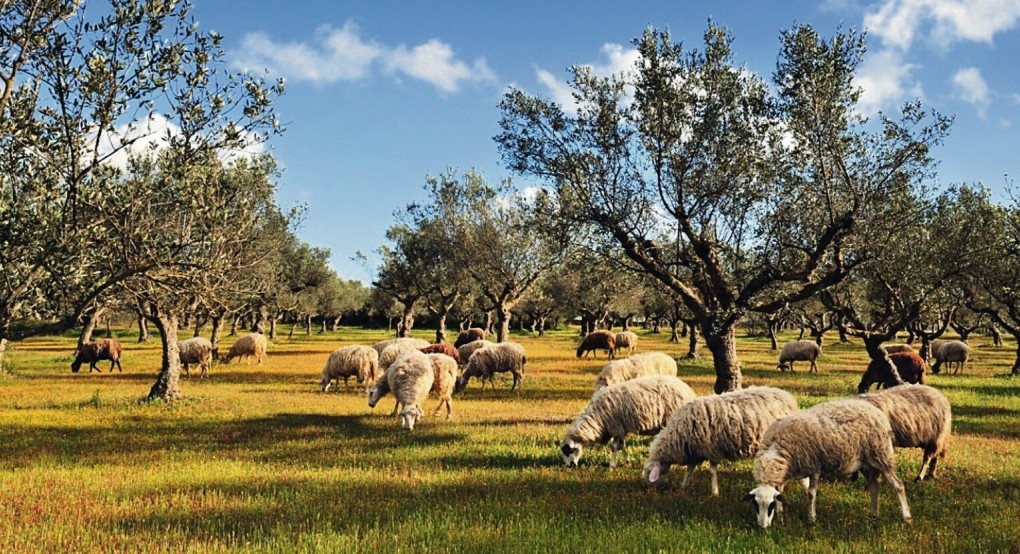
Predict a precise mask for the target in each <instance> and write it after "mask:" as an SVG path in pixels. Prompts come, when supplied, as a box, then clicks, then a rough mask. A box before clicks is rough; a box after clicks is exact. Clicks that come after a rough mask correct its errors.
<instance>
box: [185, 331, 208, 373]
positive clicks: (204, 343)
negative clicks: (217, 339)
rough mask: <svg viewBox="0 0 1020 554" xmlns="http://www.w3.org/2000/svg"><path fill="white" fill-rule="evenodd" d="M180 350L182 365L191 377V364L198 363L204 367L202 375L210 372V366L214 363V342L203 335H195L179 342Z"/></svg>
mask: <svg viewBox="0 0 1020 554" xmlns="http://www.w3.org/2000/svg"><path fill="white" fill-rule="evenodd" d="M177 349H178V350H179V351H180V356H181V365H183V366H184V374H185V375H187V376H188V377H191V370H190V369H189V368H188V366H189V365H191V364H198V366H199V367H200V368H202V375H201V376H202V377H205V376H206V374H208V373H209V366H211V365H212V343H211V342H209V339H207V338H203V337H193V338H190V339H188V340H184V341H180V342H178V343H177Z"/></svg>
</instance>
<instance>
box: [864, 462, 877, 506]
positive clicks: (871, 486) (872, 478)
mask: <svg viewBox="0 0 1020 554" xmlns="http://www.w3.org/2000/svg"><path fill="white" fill-rule="evenodd" d="M861 471H862V472H863V473H864V478H865V479H866V480H867V482H868V492H870V493H871V517H875V518H877V517H878V474H877V473H875V472H874V471H872V470H867V471H864V470H861Z"/></svg>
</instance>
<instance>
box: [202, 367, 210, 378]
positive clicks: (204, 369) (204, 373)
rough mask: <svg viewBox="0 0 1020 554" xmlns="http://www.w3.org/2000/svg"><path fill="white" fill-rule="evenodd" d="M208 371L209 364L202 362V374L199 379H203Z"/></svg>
mask: <svg viewBox="0 0 1020 554" xmlns="http://www.w3.org/2000/svg"><path fill="white" fill-rule="evenodd" d="M208 373H209V364H202V375H201V376H200V378H201V379H205V376H206V375H207V374H208Z"/></svg>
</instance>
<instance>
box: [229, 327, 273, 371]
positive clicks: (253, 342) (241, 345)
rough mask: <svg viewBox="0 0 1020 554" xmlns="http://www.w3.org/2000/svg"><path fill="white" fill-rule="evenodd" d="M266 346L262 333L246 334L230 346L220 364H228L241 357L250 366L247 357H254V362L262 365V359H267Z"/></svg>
mask: <svg viewBox="0 0 1020 554" xmlns="http://www.w3.org/2000/svg"><path fill="white" fill-rule="evenodd" d="M267 345H268V342H267V341H266V336H265V335H263V334H262V333H248V334H247V335H244V336H242V337H239V338H238V339H237V340H236V341H234V344H233V345H231V346H230V351H229V352H227V354H226V355H225V356H223V358H222V359H221V360H220V363H224V364H229V363H230V360H233V359H234V358H238V359H240V358H242V357H243V358H244V361H245V363H247V364H249V365H250V364H251V360H249V357H250V356H254V357H255V361H256V362H257V363H258V364H259V365H262V359H263V358H266V357H268V356H266V347H267Z"/></svg>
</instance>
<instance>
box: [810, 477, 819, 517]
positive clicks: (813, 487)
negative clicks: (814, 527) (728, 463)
mask: <svg viewBox="0 0 1020 554" xmlns="http://www.w3.org/2000/svg"><path fill="white" fill-rule="evenodd" d="M818 477H819V476H818V475H812V476H811V480H810V482H809V484H808V521H809V522H811V523H814V522H815V499H816V498H818Z"/></svg>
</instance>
